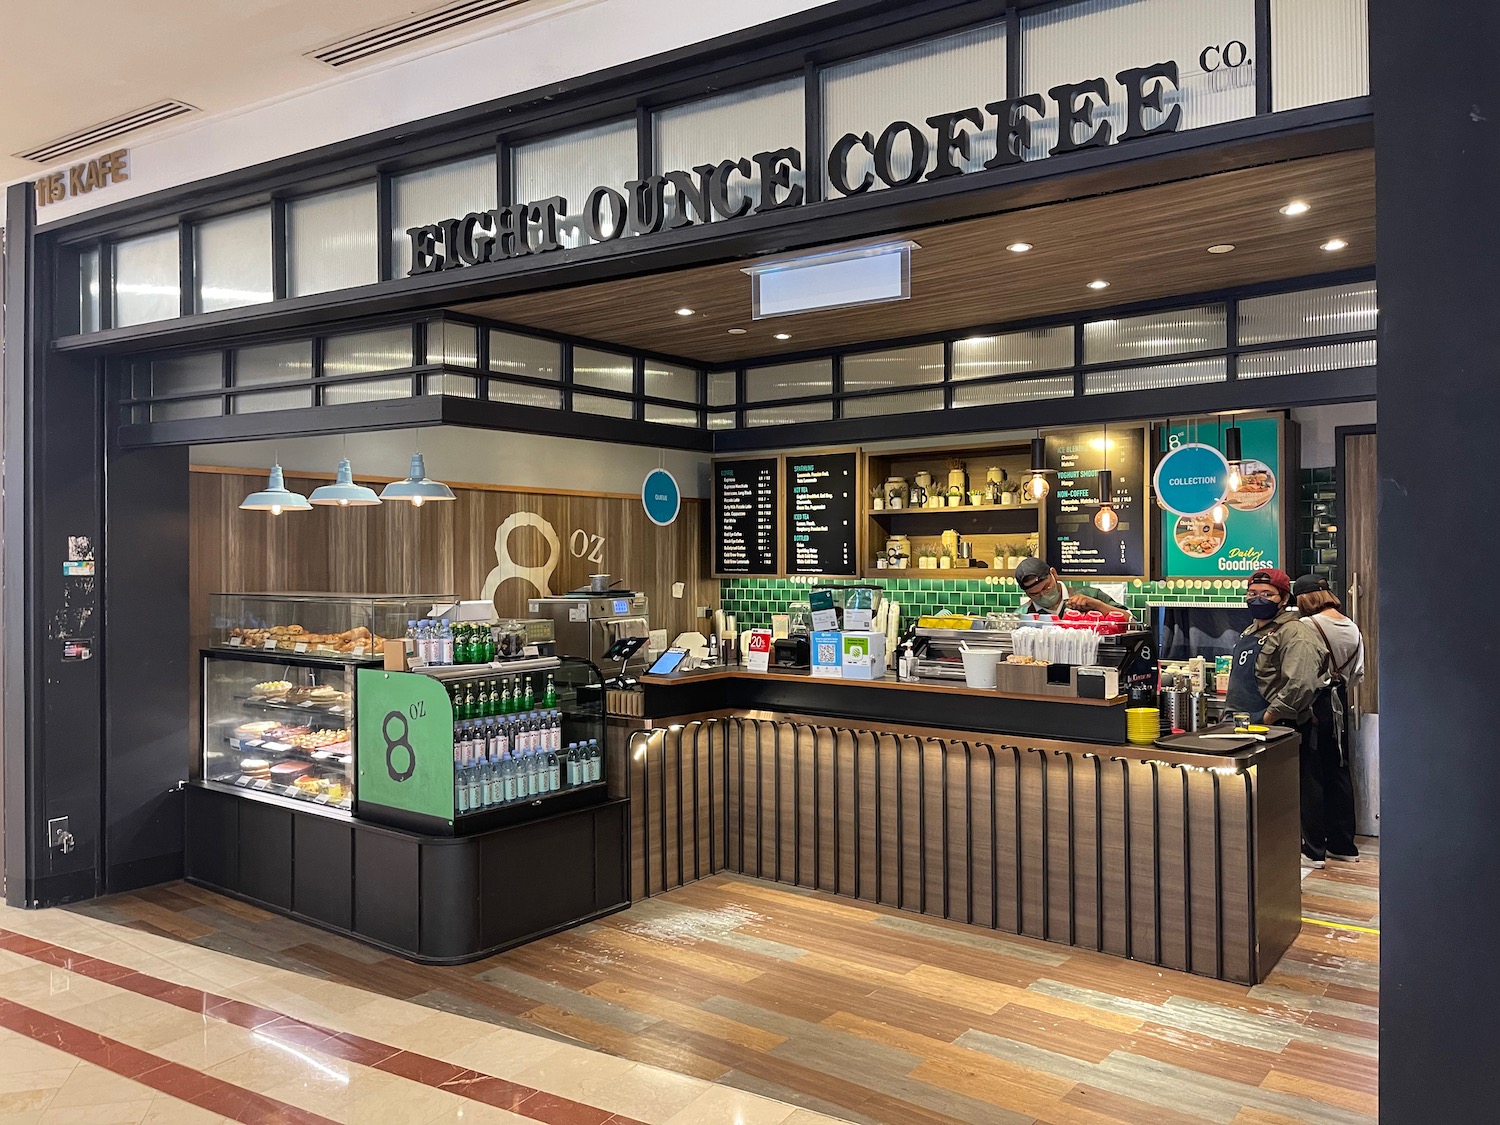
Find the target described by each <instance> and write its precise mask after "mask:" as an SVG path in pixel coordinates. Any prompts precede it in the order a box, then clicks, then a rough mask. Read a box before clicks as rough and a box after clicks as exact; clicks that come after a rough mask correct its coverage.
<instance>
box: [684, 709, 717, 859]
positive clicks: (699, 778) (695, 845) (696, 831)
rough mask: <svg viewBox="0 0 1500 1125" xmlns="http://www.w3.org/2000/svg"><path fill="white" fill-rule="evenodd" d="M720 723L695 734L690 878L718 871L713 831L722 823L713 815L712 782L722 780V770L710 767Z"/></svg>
mask: <svg viewBox="0 0 1500 1125" xmlns="http://www.w3.org/2000/svg"><path fill="white" fill-rule="evenodd" d="M718 727H719V724H718V723H705V724H704V725H702V726H700V727H699V728H698V729H697V731H696V732H695V733H694V735H693V776H692V790H693V802H692V805H693V812H692V817H693V820H692V828H693V830H692V835H691V840H692V849H693V854H692V861H691V863H689V865H688V869H689V870H688V878H689V879H703V878H707V877H708V876H709V875H712V874H713V873H714V860H713V845H712V842H711V841H712V839H713V837H712V831H713V830H715V829H717V828H718V827H719V822H718V820H717V819H714V818H710V816H709V809H710V808H711V807H712V805H713V794H712V792H711V788H710V786H711V784H713V783H715V782H718V781H719V780H721V778H722V774H721V773H720V772H719V771H718V770H710V766H711V765H712V764H713V763H712V759H713V755H714V747H715V745H716V743H717V739H716V738H715V735H716V733H717V731H718Z"/></svg>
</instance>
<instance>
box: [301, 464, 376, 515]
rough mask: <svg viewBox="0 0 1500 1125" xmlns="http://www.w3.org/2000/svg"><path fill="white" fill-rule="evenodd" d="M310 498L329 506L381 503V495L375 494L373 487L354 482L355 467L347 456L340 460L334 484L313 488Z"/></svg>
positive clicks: (358, 506)
mask: <svg viewBox="0 0 1500 1125" xmlns="http://www.w3.org/2000/svg"><path fill="white" fill-rule="evenodd" d="M308 500H309V501H311V502H312V503H314V504H318V505H321V506H323V507H327V508H366V507H369V506H370V505H371V504H379V503H380V497H379V496H376V495H375V490H374V489H373V488H366V487H365V486H364V485H362V484H355V483H354V469H353V468H352V467H351V466H350V465H349V458H347V457H345V458H344V459H343V460H342V461H340V462H339V474H338V479H336V480H335V481H334V482H333V483H332V484H325V485H323V486H322V487H321V488H315V489H313V494H312V495H311V496H309V497H308Z"/></svg>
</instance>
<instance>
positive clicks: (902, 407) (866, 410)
mask: <svg viewBox="0 0 1500 1125" xmlns="http://www.w3.org/2000/svg"><path fill="white" fill-rule="evenodd" d="M941 409H943V392H942V391H941V390H932V391H909V392H907V393H906V394H901V395H871V396H869V397H868V398H848V399H845V400H844V405H843V416H844V417H845V418H878V417H880V416H881V415H884V414H910V413H912V412H913V411H917V410H941Z"/></svg>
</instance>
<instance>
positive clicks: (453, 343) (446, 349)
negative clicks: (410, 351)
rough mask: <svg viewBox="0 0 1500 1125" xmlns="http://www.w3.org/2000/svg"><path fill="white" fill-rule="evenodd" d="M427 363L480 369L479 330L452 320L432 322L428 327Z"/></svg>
mask: <svg viewBox="0 0 1500 1125" xmlns="http://www.w3.org/2000/svg"><path fill="white" fill-rule="evenodd" d="M427 362H428V363H446V364H448V365H449V366H451V367H478V366H479V329H477V328H476V327H474V325H472V324H457V323H455V322H453V321H451V320H434V321H432V322H431V323H429V324H428V325H427Z"/></svg>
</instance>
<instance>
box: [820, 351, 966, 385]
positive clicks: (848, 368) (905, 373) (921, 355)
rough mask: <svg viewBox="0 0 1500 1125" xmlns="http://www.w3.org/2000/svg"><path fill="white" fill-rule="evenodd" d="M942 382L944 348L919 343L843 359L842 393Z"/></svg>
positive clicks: (848, 356) (847, 356) (862, 353)
mask: <svg viewBox="0 0 1500 1125" xmlns="http://www.w3.org/2000/svg"><path fill="white" fill-rule="evenodd" d="M942 381H943V345H942V344H921V345H919V346H917V347H914V348H895V349H893V350H891V351H888V352H861V353H859V354H858V355H846V356H845V357H844V390H846V391H884V390H891V389H893V388H895V387H911V386H915V385H917V384H919V383H941V382H942Z"/></svg>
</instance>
